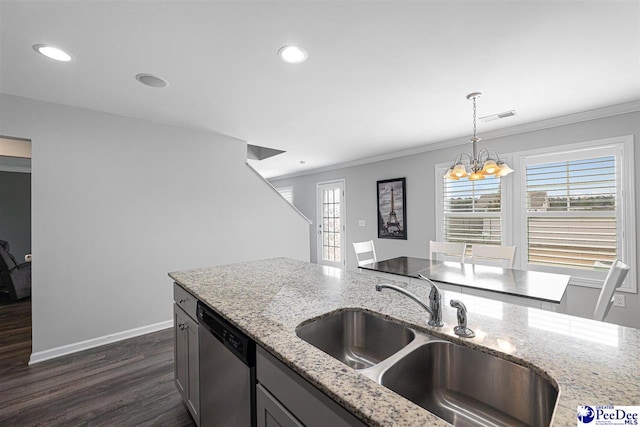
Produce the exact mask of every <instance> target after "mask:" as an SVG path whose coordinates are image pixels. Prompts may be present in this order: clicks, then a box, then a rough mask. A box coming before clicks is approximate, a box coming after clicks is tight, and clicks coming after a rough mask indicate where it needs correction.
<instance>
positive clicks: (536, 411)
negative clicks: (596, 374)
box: [380, 341, 558, 426]
mask: <svg viewBox="0 0 640 427" xmlns="http://www.w3.org/2000/svg"><path fill="white" fill-rule="evenodd" d="M380 382H381V384H382V385H383V386H385V387H387V388H389V389H391V390H393V391H395V392H396V393H398V394H400V395H401V396H404V397H405V398H407V399H409V400H411V401H412V402H414V403H416V404H417V405H420V406H421V407H423V408H425V409H426V410H428V411H430V412H432V413H433V414H435V415H437V416H438V417H440V418H442V419H444V420H445V421H447V422H449V423H451V424H453V425H455V426H477V425H483V426H485V425H491V426H543V425H544V426H548V425H549V423H550V422H551V417H552V414H553V410H554V408H555V404H556V400H557V397H558V391H557V390H556V388H555V387H554V386H553V384H552V383H551V382H550V381H547V380H546V379H544V378H543V377H542V376H540V375H539V374H538V373H536V372H535V371H534V370H532V369H529V368H527V367H524V366H521V365H518V364H515V363H512V362H509V361H507V360H504V359H501V358H499V357H496V356H492V355H489V354H486V353H483V352H481V351H477V350H473V349H470V348H467V347H463V346H460V345H457V344H454V343H451V342H448V341H433V342H430V343H426V344H424V345H421V346H420V347H417V348H416V349H415V350H413V351H412V352H410V353H408V354H406V355H404V356H403V357H402V358H400V359H399V360H397V361H395V362H394V363H393V364H392V365H390V367H389V368H388V369H387V370H386V371H385V372H384V373H383V374H382V376H381V377H380Z"/></svg>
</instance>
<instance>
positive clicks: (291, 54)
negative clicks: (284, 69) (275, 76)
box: [278, 45, 309, 64]
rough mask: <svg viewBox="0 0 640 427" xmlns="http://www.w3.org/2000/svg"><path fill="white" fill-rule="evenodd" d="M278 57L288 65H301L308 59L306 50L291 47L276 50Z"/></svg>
mask: <svg viewBox="0 0 640 427" xmlns="http://www.w3.org/2000/svg"><path fill="white" fill-rule="evenodd" d="M278 55H280V59H282V60H283V61H284V62H287V63H289V64H301V63H303V62H304V61H306V60H307V58H308V57H309V54H308V53H307V51H306V50H304V49H303V48H301V47H298V46H291V45H288V46H282V47H281V48H280V50H278Z"/></svg>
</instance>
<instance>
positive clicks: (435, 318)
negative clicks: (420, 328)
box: [376, 279, 444, 327]
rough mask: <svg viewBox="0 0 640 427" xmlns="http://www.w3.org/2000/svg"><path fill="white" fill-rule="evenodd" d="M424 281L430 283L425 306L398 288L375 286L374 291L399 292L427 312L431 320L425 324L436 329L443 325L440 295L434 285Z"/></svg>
mask: <svg viewBox="0 0 640 427" xmlns="http://www.w3.org/2000/svg"><path fill="white" fill-rule="evenodd" d="M426 280H427V281H428V282H430V283H431V292H430V293H429V305H426V304H425V303H423V302H422V301H421V300H420V298H418V297H417V296H416V295H415V294H413V293H411V292H409V291H407V290H405V289H402V288H400V287H398V286H393V285H387V284H383V285H376V291H378V292H382V290H383V289H385V288H386V289H393V290H394V291H397V292H400V293H401V294H402V295H405V296H407V297H409V298H411V299H412V300H413V301H415V302H416V303H417V304H418V305H419V306H420V307H422V308H424V309H425V310H427V312H428V313H429V315H430V316H431V318H430V319H429V322H427V323H428V324H429V325H430V326H436V327H441V326H444V323H442V304H441V303H442V296H441V294H440V290H439V289H438V287H437V286H436V285H435V283H433V282H432V281H431V280H429V279H426Z"/></svg>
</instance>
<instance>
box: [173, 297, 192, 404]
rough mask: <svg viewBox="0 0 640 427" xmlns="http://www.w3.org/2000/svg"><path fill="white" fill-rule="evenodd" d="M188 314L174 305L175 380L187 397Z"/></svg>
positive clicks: (183, 394)
mask: <svg viewBox="0 0 640 427" xmlns="http://www.w3.org/2000/svg"><path fill="white" fill-rule="evenodd" d="M186 319H187V315H186V314H185V313H184V311H182V309H180V308H178V307H177V306H174V307H173V330H174V340H173V341H174V342H173V344H174V345H173V352H174V353H173V357H174V370H175V381H176V387H177V388H178V391H179V392H180V394H181V395H182V398H183V399H185V389H186V387H187V381H188V380H187V375H188V373H189V358H188V351H189V345H188V342H187V334H186V333H185V332H184V327H185V322H186Z"/></svg>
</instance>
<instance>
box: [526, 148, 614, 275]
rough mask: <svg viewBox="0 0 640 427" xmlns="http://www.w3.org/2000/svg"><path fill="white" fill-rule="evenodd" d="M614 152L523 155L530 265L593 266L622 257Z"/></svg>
mask: <svg viewBox="0 0 640 427" xmlns="http://www.w3.org/2000/svg"><path fill="white" fill-rule="evenodd" d="M611 152H612V150H610V149H601V150H589V152H587V153H585V152H583V151H580V152H573V153H563V154H560V155H558V154H552V155H542V156H530V157H525V158H524V162H523V164H524V165H525V170H523V173H525V174H526V180H525V186H526V222H527V223H526V239H527V262H528V263H529V264H540V265H550V266H565V267H571V268H586V269H593V268H594V266H607V265H609V264H610V263H611V262H612V261H614V260H615V259H616V258H618V255H619V253H620V249H619V248H618V243H619V241H618V239H617V231H618V227H617V217H618V215H617V211H618V208H619V207H620V203H621V201H620V198H619V197H618V185H617V179H616V170H617V169H618V167H617V166H616V165H617V163H618V162H617V161H616V156H615V155H610V153H611ZM558 158H563V159H569V160H561V161H558Z"/></svg>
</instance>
